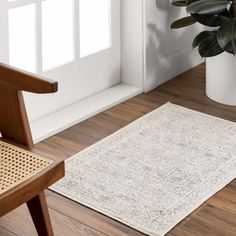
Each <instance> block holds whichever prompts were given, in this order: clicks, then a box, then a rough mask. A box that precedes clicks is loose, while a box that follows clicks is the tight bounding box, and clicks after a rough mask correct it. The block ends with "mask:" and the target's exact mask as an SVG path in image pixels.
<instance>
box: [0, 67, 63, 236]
mask: <svg viewBox="0 0 236 236" xmlns="http://www.w3.org/2000/svg"><path fill="white" fill-rule="evenodd" d="M22 91H28V92H32V93H53V92H56V91H57V83H56V82H53V81H49V80H45V79H43V78H40V77H39V76H35V75H32V74H30V73H26V72H23V71H20V70H17V69H15V68H12V67H10V66H7V65H4V64H0V133H1V136H2V138H0V217H1V216H3V215H5V214H6V213H8V212H10V211H11V210H13V209H15V208H17V207H18V206H20V205H21V204H23V203H27V206H28V209H29V212H30V214H31V217H32V219H33V222H34V225H35V227H36V230H37V232H38V235H39V236H52V235H53V230H52V226H51V222H50V217H49V213H48V208H47V203H46V199H45V195H44V190H45V189H46V188H47V187H49V186H50V185H52V184H53V183H55V182H56V181H57V180H59V179H60V178H62V177H63V176H64V163H63V161H59V160H57V159H56V158H54V157H51V156H48V155H45V154H44V153H41V152H39V151H36V150H34V147H33V141H32V136H31V132H30V127H29V122H28V118H27V115H26V110H25V105H24V101H23V97H22Z"/></svg>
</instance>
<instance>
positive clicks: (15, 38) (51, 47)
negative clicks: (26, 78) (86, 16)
mask: <svg viewBox="0 0 236 236" xmlns="http://www.w3.org/2000/svg"><path fill="white" fill-rule="evenodd" d="M28 2H31V3H27V1H22V0H9V64H10V65H12V66H15V67H19V68H21V69H25V70H27V71H30V72H35V73H36V72H37V73H41V72H45V71H47V70H49V69H53V68H55V67H58V66H61V65H64V64H66V63H69V62H71V61H73V60H74V59H75V55H74V51H75V50H74V14H73V12H74V4H73V2H74V0H31V1H28Z"/></svg>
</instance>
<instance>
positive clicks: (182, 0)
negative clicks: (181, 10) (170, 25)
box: [172, 0, 187, 7]
mask: <svg viewBox="0 0 236 236" xmlns="http://www.w3.org/2000/svg"><path fill="white" fill-rule="evenodd" d="M172 5H173V6H176V7H186V6H187V3H186V1H185V0H180V1H175V2H172Z"/></svg>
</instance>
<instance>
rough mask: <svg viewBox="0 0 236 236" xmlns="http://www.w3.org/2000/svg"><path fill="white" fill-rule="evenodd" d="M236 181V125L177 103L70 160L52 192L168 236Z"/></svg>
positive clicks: (131, 225)
mask: <svg viewBox="0 0 236 236" xmlns="http://www.w3.org/2000/svg"><path fill="white" fill-rule="evenodd" d="M235 177H236V124H235V123H233V122H229V121H226V120H223V119H219V118H216V117H212V116H209V115H206V114H203V113H199V112H196V111H193V110H189V109H186V108H183V107H180V106H177V105H174V104H171V103H167V104H165V105H163V106H162V107H161V108H159V109H157V110H155V111H153V112H151V113H149V114H147V115H145V116H144V117H142V118H140V119H138V120H137V121H135V122H133V123H131V124H130V125H128V126H126V127H124V128H122V129H121V130H119V131H118V132H116V133H114V134H112V135H111V136H109V137H107V138H105V139H104V140H102V141H100V142H98V143H97V144H95V145H93V146H91V147H89V148H88V149H86V150H85V151H82V152H80V153H78V154H77V155H75V156H73V157H72V158H70V159H69V160H68V161H67V162H66V177H65V178H64V179H62V180H61V181H59V182H58V183H57V184H55V185H54V186H53V187H52V190H54V191H56V192H58V193H60V194H62V195H64V196H66V197H68V198H70V199H72V200H74V201H76V202H79V203H81V204H84V205H85V206H88V207H90V208H92V209H94V210H96V211H99V212H101V213H103V214H105V215H107V216H109V217H111V218H113V219H116V220H118V221H120V222H122V223H124V224H126V225H128V226H130V227H132V228H134V229H137V230H139V231H141V232H143V233H145V234H147V235H152V236H163V235H165V234H166V233H167V232H168V231H170V230H171V229H172V228H173V227H174V226H175V225H176V224H178V223H179V222H180V221H181V220H182V219H184V218H185V217H186V216H188V215H189V214H190V213H191V212H193V211H194V210H195V209H196V208H197V207H199V206H200V205H201V204H202V203H203V202H204V201H206V200H207V199H208V198H209V197H211V196H212V195H214V194H215V193H216V192H217V191H219V190H220V189H222V188H223V187H224V186H225V185H227V184H228V183H229V182H230V181H232V180H233V179H234V178H235Z"/></svg>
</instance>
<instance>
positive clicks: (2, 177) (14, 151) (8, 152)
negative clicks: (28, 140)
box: [0, 141, 53, 195]
mask: <svg viewBox="0 0 236 236" xmlns="http://www.w3.org/2000/svg"><path fill="white" fill-rule="evenodd" d="M52 163H53V161H52V160H50V159H47V158H45V157H42V156H39V155H37V154H34V153H31V152H29V151H25V150H24V149H21V148H18V147H16V146H14V145H11V144H8V143H6V142H3V141H0V195H1V194H3V193H5V192H6V191H8V190H9V189H11V188H13V187H15V186H17V185H18V184H20V183H22V182H24V181H26V180H27V179H29V178H31V177H32V176H34V175H35V174H37V173H39V172H40V171H42V170H43V169H45V168H47V167H48V166H49V165H50V164H52Z"/></svg>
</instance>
